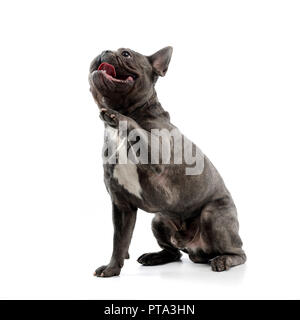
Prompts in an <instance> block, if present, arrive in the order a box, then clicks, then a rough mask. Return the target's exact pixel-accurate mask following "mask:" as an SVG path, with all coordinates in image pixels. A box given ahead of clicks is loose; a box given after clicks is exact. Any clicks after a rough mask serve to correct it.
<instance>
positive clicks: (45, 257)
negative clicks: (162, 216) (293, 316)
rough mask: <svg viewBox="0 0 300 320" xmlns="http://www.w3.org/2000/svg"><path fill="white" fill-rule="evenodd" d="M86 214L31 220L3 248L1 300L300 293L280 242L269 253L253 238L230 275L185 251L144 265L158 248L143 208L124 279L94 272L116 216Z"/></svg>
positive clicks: (106, 251)
mask: <svg viewBox="0 0 300 320" xmlns="http://www.w3.org/2000/svg"><path fill="white" fill-rule="evenodd" d="M81 218H82V219H81ZM81 218H80V217H78V216H77V217H76V215H75V217H74V219H73V221H72V220H69V221H67V220H64V219H62V220H61V223H62V224H61V226H59V227H58V226H57V224H56V221H55V222H53V223H52V222H51V221H49V222H48V224H47V226H46V225H45V228H44V230H40V231H38V230H36V229H35V228H34V225H33V227H32V229H29V230H28V234H27V235H26V232H25V231H24V241H23V242H16V243H11V245H10V247H9V248H8V247H7V249H5V248H2V256H1V258H4V259H1V273H0V298H2V299H8V298H16V299H24V298H25V299H34V298H37V299H277V298H283V299H288V298H289V299H294V298H300V293H299V290H298V288H299V285H300V278H299V268H298V266H299V259H298V256H297V255H295V256H294V257H291V256H290V255H289V254H287V256H289V257H290V258H292V259H288V257H286V256H280V255H279V254H278V255H276V250H277V248H276V246H274V247H273V248H272V247H270V250H265V248H266V247H267V245H268V242H266V243H265V247H263V246H260V245H259V242H257V243H256V242H255V241H254V238H253V239H252V241H251V242H249V243H248V246H246V247H248V248H246V251H247V253H248V261H247V263H246V264H245V265H243V266H239V267H235V268H233V269H231V270H230V271H227V272H222V273H215V272H212V271H211V270H210V267H209V266H208V265H199V264H194V263H192V262H191V261H189V259H188V257H187V256H186V255H184V256H183V259H182V262H175V263H170V264H167V265H163V266H155V267H144V266H141V265H140V264H138V263H137V262H136V259H137V258H138V256H139V255H140V254H142V253H144V252H148V251H152V250H156V249H158V247H157V245H156V243H155V240H154V238H153V236H152V234H151V230H150V221H151V215H146V214H144V213H140V215H139V216H138V218H139V219H138V222H137V226H136V230H135V234H134V237H133V240H132V246H131V250H130V255H131V258H130V260H127V261H126V262H125V266H124V268H123V270H122V273H121V276H119V277H114V278H96V277H93V275H92V274H93V271H94V269H95V268H96V267H98V266H100V265H101V264H103V263H106V262H107V261H108V258H109V256H110V250H111V231H112V230H111V223H110V222H109V220H110V217H109V216H107V217H106V219H104V220H105V224H106V225H105V224H103V223H102V221H101V219H100V216H98V218H96V217H95V220H94V222H93V221H92V220H89V221H88V220H87V219H85V218H84V217H81ZM36 223H40V221H39V222H36ZM68 224H69V230H67V228H68ZM22 226H23V225H22V223H20V224H19V226H17V227H16V230H15V231H16V232H18V228H19V230H21V229H22ZM148 226H149V228H148ZM146 230H148V231H146ZM52 232H53V233H52ZM51 233H52V236H51ZM254 234H255V233H254ZM256 234H257V233H256ZM22 235H23V234H22ZM25 236H26V237H27V238H25ZM259 239H261V237H260V236H259ZM98 241H99V243H98Z"/></svg>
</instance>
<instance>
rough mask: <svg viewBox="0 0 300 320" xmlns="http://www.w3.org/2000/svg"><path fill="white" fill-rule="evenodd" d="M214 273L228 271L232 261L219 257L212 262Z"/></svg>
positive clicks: (225, 257) (226, 257)
mask: <svg viewBox="0 0 300 320" xmlns="http://www.w3.org/2000/svg"><path fill="white" fill-rule="evenodd" d="M210 265H211V269H212V271H217V272H220V271H226V270H229V269H230V267H231V259H230V257H229V256H218V257H216V258H214V259H212V260H210Z"/></svg>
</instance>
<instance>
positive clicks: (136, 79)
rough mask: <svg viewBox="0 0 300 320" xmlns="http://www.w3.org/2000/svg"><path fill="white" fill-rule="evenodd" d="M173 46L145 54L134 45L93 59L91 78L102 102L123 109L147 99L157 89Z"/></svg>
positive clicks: (92, 90) (97, 96)
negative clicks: (158, 80) (151, 53)
mask: <svg viewBox="0 0 300 320" xmlns="http://www.w3.org/2000/svg"><path fill="white" fill-rule="evenodd" d="M171 55H172V47H166V48H164V49H161V50H159V51H158V52H156V53H155V54H153V55H151V56H144V55H142V54H140V53H137V52H135V51H133V50H130V49H124V48H121V49H118V50H117V51H103V52H102V53H101V54H100V55H99V56H97V57H96V58H95V59H94V60H93V61H92V63H91V66H90V75H89V82H90V86H91V92H92V94H93V96H94V98H95V100H96V102H97V104H98V105H99V106H102V105H103V104H104V101H105V104H106V105H108V106H109V107H111V108H113V109H122V108H126V107H127V106H130V105H134V104H136V103H139V102H141V103H142V102H143V101H146V100H147V99H149V98H150V97H151V95H152V94H153V92H154V85H155V82H156V80H157V78H158V76H164V75H165V74H166V72H167V69H168V65H169V62H170V59H171Z"/></svg>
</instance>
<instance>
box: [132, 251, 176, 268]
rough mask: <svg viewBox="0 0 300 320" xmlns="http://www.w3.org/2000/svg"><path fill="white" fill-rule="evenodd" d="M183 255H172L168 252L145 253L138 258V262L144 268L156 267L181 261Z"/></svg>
mask: <svg viewBox="0 0 300 320" xmlns="http://www.w3.org/2000/svg"><path fill="white" fill-rule="evenodd" d="M180 257H181V253H179V252H178V253H176V254H171V253H168V252H167V251H164V250H162V251H160V252H152V253H144V254H142V255H141V256H140V257H139V258H138V260H137V261H138V262H139V263H140V264H142V265H144V266H156V265H159V264H164V263H168V262H173V261H178V260H180Z"/></svg>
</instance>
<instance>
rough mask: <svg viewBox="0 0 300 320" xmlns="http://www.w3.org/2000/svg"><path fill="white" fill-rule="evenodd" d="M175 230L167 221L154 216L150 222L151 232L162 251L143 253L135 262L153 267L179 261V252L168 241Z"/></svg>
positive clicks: (159, 216) (157, 215) (158, 215)
mask: <svg viewBox="0 0 300 320" xmlns="http://www.w3.org/2000/svg"><path fill="white" fill-rule="evenodd" d="M173 228H174V230H173ZM175 230H176V229H175V226H173V225H172V224H171V223H169V221H168V219H166V218H163V217H162V216H161V215H160V214H156V215H155V217H154V218H153V220H152V231H153V234H154V236H155V238H156V240H157V242H158V244H159V246H160V247H161V248H162V250H161V251H159V252H151V253H144V254H143V255H141V256H140V257H139V258H138V260H137V261H138V262H139V263H141V264H142V265H144V266H154V265H159V264H165V263H169V262H173V261H178V260H180V257H181V253H180V251H179V250H178V249H177V248H175V247H174V246H173V244H172V243H171V241H170V239H171V235H172V233H173V232H174V231H175Z"/></svg>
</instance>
